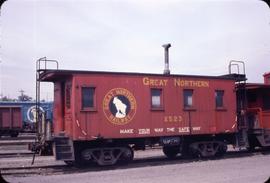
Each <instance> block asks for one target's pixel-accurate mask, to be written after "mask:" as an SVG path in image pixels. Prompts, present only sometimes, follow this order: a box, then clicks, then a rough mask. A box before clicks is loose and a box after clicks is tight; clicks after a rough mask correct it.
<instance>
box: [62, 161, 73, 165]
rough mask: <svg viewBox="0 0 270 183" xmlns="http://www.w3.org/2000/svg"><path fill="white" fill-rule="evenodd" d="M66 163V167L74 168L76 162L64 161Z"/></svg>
mask: <svg viewBox="0 0 270 183" xmlns="http://www.w3.org/2000/svg"><path fill="white" fill-rule="evenodd" d="M64 162H65V163H66V165H68V166H73V165H74V161H64Z"/></svg>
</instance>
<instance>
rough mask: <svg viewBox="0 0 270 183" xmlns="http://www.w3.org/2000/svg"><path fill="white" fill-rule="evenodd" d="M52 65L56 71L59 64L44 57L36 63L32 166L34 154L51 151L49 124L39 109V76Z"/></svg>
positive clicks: (31, 145)
mask: <svg viewBox="0 0 270 183" xmlns="http://www.w3.org/2000/svg"><path fill="white" fill-rule="evenodd" d="M52 64H53V66H54V69H55V68H56V69H57V70H58V68H59V64H58V62H57V61H56V60H47V58H46V57H43V58H40V59H38V60H37V61H36V113H37V115H36V119H35V120H36V138H35V142H34V143H33V144H30V145H29V146H30V147H31V149H32V150H33V151H34V154H33V159H32V164H34V161H35V155H36V153H38V152H39V153H40V154H46V153H47V152H48V151H49V152H52V149H51V150H50V149H49V146H51V144H50V143H48V141H49V140H50V138H51V137H49V136H48V134H49V135H50V133H46V132H49V131H50V129H48V128H49V126H50V125H49V123H48V121H47V120H46V113H45V115H44V114H43V115H42V111H41V108H40V101H41V100H40V86H41V79H40V76H41V74H43V73H44V72H46V70H48V66H51V65H52Z"/></svg>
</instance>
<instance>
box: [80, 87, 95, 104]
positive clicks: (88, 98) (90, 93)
mask: <svg viewBox="0 0 270 183" xmlns="http://www.w3.org/2000/svg"><path fill="white" fill-rule="evenodd" d="M94 97H95V88H94V87H82V109H87V108H94V107H95V100H94Z"/></svg>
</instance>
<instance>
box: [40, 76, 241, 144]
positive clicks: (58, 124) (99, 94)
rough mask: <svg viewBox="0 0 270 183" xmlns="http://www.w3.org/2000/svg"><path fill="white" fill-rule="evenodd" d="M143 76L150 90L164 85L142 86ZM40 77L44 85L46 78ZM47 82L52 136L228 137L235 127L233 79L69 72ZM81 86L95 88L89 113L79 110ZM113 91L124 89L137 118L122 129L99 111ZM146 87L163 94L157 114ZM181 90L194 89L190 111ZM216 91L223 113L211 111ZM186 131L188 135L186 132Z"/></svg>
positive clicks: (91, 137)
mask: <svg viewBox="0 0 270 183" xmlns="http://www.w3.org/2000/svg"><path fill="white" fill-rule="evenodd" d="M50 77H51V75H50ZM145 77H147V78H149V79H153V80H151V81H152V83H151V84H152V85H163V86H149V85H145V84H146V82H144V80H143V78H145ZM44 78H45V79H44V80H46V77H44ZM175 78H177V79H182V80H185V81H200V82H202V83H199V84H198V85H200V87H198V86H190V85H189V86H175V81H174V79H175ZM56 79H57V80H56ZM60 79H61V81H60ZM47 80H53V81H54V82H55V91H54V92H55V97H54V124H55V127H54V129H55V133H56V134H57V133H59V132H61V131H64V132H65V133H66V134H67V135H68V136H70V137H72V138H73V140H79V139H81V140H86V139H87V140H91V139H95V138H96V137H98V136H101V137H104V138H133V137H152V136H172V135H188V134H190V133H191V134H218V133H232V132H234V131H235V130H236V129H235V128H233V126H234V124H235V123H236V122H235V119H236V97H235V92H234V81H233V80H226V79H222V78H220V79H218V78H213V77H195V76H163V75H142V74H140V75H135V74H133V75H129V74H119V73H118V74H113V73H107V74H102V73H88V74H87V73H84V74H80V73H73V74H72V75H69V76H65V77H62V76H59V75H58V76H57V75H56V76H53V77H51V78H49V79H48V78H47ZM162 80H167V82H166V86H165V84H164V83H165V82H163V83H162V82H160V81H162ZM61 83H62V84H61ZM161 83H162V84H161ZM205 83H208V87H206V86H203V84H204V85H205ZM61 85H62V86H61ZM68 85H69V86H71V97H70V98H71V105H70V109H68V108H67V107H66V104H65V103H66V101H65V99H66V87H67V86H68ZM83 86H91V87H95V88H96V95H95V103H96V106H95V108H93V109H91V110H90V109H89V110H82V103H81V87H83ZM114 88H123V89H126V90H128V91H130V92H131V93H132V94H133V96H134V97H135V99H136V114H135V115H134V117H133V118H132V120H131V121H129V122H128V123H126V124H124V125H116V124H113V123H112V122H110V121H109V120H108V119H107V118H106V116H105V113H104V110H103V100H104V97H105V96H106V94H108V92H109V91H110V90H112V89H114ZM151 88H161V89H162V90H163V97H162V98H163V99H162V103H163V107H162V108H161V109H159V110H152V109H151V100H150V98H151V96H150V95H151V93H150V89H151ZM183 89H193V90H194V92H193V96H194V97H193V102H194V106H193V107H192V109H190V110H185V109H183ZM215 90H224V100H223V102H224V108H221V109H216V107H215ZM190 127H191V130H190V131H187V129H188V128H190ZM161 129H163V131H162V130H161ZM179 129H180V130H179ZM120 132H122V133H120ZM127 132H129V133H127ZM131 132H133V133H131ZM148 132H149V133H148ZM140 133H141V134H140Z"/></svg>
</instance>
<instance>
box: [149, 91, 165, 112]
mask: <svg viewBox="0 0 270 183" xmlns="http://www.w3.org/2000/svg"><path fill="white" fill-rule="evenodd" d="M161 94H162V90H161V89H151V105H152V108H160V107H161V106H162V105H161Z"/></svg>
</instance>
